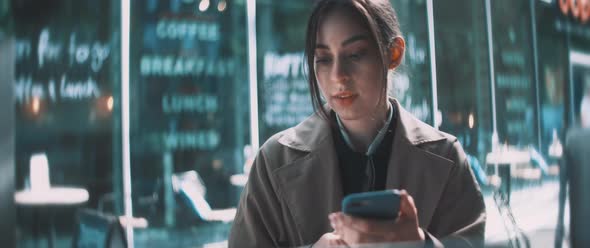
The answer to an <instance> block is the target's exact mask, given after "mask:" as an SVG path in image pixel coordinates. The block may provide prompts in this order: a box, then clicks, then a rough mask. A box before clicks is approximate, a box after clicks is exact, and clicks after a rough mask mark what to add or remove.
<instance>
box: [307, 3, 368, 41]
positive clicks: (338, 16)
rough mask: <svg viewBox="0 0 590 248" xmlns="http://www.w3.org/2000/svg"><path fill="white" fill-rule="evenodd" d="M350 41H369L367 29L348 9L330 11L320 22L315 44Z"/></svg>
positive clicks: (356, 15)
mask: <svg viewBox="0 0 590 248" xmlns="http://www.w3.org/2000/svg"><path fill="white" fill-rule="evenodd" d="M350 39H356V40H362V39H367V40H370V39H371V35H370V32H369V28H368V27H367V26H366V25H364V21H363V19H362V18H361V17H360V15H359V14H358V13H355V12H354V11H352V10H348V9H343V8H339V9H335V10H332V11H330V12H328V13H326V15H325V16H324V17H323V18H322V19H321V20H320V22H319V25H318V30H317V35H316V43H318V44H326V43H331V44H333V43H338V44H341V43H346V42H347V41H348V40H350Z"/></svg>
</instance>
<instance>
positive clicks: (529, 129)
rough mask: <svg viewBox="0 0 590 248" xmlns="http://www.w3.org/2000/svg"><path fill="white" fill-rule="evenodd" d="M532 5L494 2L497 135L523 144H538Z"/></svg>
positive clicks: (507, 141) (504, 140)
mask: <svg viewBox="0 0 590 248" xmlns="http://www.w3.org/2000/svg"><path fill="white" fill-rule="evenodd" d="M529 9H530V5H529V2H527V1H517V2H513V1H493V2H492V3H491V13H492V23H493V30H492V31H493V34H494V35H493V48H494V49H493V50H494V54H493V55H494V68H495V71H494V77H495V89H496V99H495V101H496V117H497V122H496V125H497V128H498V139H499V142H500V143H501V144H505V145H508V146H516V147H520V148H525V147H527V146H529V145H532V146H535V147H537V146H538V145H537V144H538V143H537V142H538V135H537V131H538V126H537V123H538V121H537V113H536V107H535V106H536V100H535V99H536V94H535V91H536V90H535V89H536V85H535V81H534V77H533V73H534V72H533V70H534V68H533V50H532V45H531V44H532V38H531V37H532V30H531V22H530V21H531V16H530V15H531V12H530V10H529Z"/></svg>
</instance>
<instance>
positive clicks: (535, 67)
mask: <svg viewBox="0 0 590 248" xmlns="http://www.w3.org/2000/svg"><path fill="white" fill-rule="evenodd" d="M535 1H537V0H529V2H530V7H531V29H532V31H531V33H532V38H533V41H532V43H533V73H534V75H533V78H534V80H535V84H534V85H535V99H536V101H537V103H536V111H537V149H538V150H539V151H541V138H542V137H541V114H542V113H541V99H540V97H541V94H540V93H539V91H540V88H541V83H540V82H539V55H538V50H537V21H536V19H535V18H536V16H537V14H536V13H537V12H536V10H535Z"/></svg>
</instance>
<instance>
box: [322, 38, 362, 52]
mask: <svg viewBox="0 0 590 248" xmlns="http://www.w3.org/2000/svg"><path fill="white" fill-rule="evenodd" d="M368 40H369V37H368V36H367V35H366V34H356V35H353V36H351V37H350V38H348V39H346V40H345V41H343V42H342V43H341V45H342V46H343V47H344V46H347V45H350V44H352V43H355V42H357V41H368ZM315 49H326V50H329V49H330V48H329V47H328V46H327V45H325V44H322V43H316V44H315Z"/></svg>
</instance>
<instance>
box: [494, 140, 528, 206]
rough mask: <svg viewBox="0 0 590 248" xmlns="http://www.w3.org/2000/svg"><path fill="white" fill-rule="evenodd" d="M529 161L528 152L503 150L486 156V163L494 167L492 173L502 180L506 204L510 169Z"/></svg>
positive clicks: (508, 196) (508, 198)
mask: <svg viewBox="0 0 590 248" xmlns="http://www.w3.org/2000/svg"><path fill="white" fill-rule="evenodd" d="M530 161H531V155H530V153H529V151H526V150H517V149H507V148H503V149H500V150H498V151H492V152H490V153H488V155H487V156H486V163H487V164H493V165H494V173H495V174H496V175H497V176H499V177H500V178H501V179H502V184H501V187H503V188H504V189H505V193H506V200H507V203H510V178H511V172H510V171H511V169H512V168H514V167H516V165H517V164H522V163H528V162H530Z"/></svg>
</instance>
